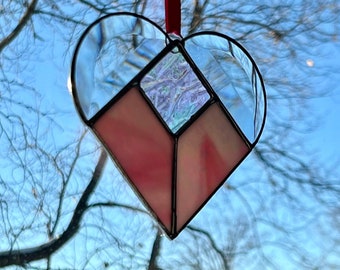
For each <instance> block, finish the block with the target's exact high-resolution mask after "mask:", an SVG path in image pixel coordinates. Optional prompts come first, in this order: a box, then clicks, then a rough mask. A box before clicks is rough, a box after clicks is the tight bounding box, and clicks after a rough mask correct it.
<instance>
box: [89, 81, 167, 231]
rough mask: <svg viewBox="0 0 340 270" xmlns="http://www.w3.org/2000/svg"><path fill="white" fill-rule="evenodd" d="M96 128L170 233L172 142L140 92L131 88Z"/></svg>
mask: <svg viewBox="0 0 340 270" xmlns="http://www.w3.org/2000/svg"><path fill="white" fill-rule="evenodd" d="M94 129H95V131H96V132H97V134H98V135H99V137H100V138H101V139H102V141H103V142H104V144H105V145H106V147H107V149H109V151H110V152H111V153H112V155H113V156H114V158H115V159H116V161H118V163H119V165H120V166H121V168H122V169H123V170H124V172H125V174H126V175H127V176H128V177H129V179H130V180H131V182H132V183H133V184H134V185H135V186H136V188H137V189H138V191H139V192H140V193H141V195H142V196H143V197H144V199H145V200H146V201H147V203H148V204H149V206H150V207H151V208H152V209H153V211H154V212H155V214H156V215H157V216H158V218H159V219H160V221H161V222H162V223H163V224H164V225H165V227H166V228H167V229H168V230H169V231H170V230H171V187H172V185H171V182H172V181H171V179H172V161H173V139H172V137H171V136H170V135H169V134H168V133H167V132H166V130H165V129H164V127H163V126H162V125H161V123H160V121H159V119H157V117H156V116H155V115H154V113H153V112H152V110H151V109H150V107H149V106H148V104H147V103H146V101H145V100H144V98H143V97H142V95H141V94H140V92H139V89H138V88H136V87H135V88H132V89H130V90H129V91H128V92H127V93H126V94H125V95H124V96H123V97H122V98H121V99H120V100H119V101H118V102H117V103H115V104H114V105H113V106H112V107H111V108H110V109H109V110H108V111H107V112H105V113H104V114H103V115H102V116H101V117H100V118H99V119H98V120H97V122H96V123H95V125H94Z"/></svg>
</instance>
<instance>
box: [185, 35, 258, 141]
mask: <svg viewBox="0 0 340 270" xmlns="http://www.w3.org/2000/svg"><path fill="white" fill-rule="evenodd" d="M185 48H186V50H187V51H188V53H189V54H190V56H191V57H192V59H193V60H194V61H195V63H196V65H197V66H198V67H199V69H200V70H201V71H202V73H203V74H204V76H205V77H206V78H207V80H208V82H209V83H210V84H211V86H212V88H213V89H214V90H215V92H216V93H217V94H218V96H219V97H220V99H221V101H222V103H223V104H224V106H225V107H226V108H227V109H228V111H229V112H230V114H231V115H232V117H233V118H234V119H235V121H236V122H237V124H238V125H239V127H240V128H241V130H242V132H243V133H244V134H245V135H246V137H247V139H248V140H249V141H250V142H254V141H255V139H256V138H257V136H258V134H259V133H260V130H261V127H262V123H263V121H264V102H263V101H264V89H263V85H262V84H261V82H260V83H256V84H255V81H257V80H255V81H254V79H253V77H254V76H256V78H257V79H258V78H259V74H258V73H257V72H256V69H255V67H254V65H253V62H252V61H251V60H250V58H249V57H248V56H247V54H246V53H245V52H244V51H243V50H242V49H241V48H240V47H238V45H236V44H234V43H233V42H232V41H229V40H228V39H227V38H225V37H222V36H219V35H216V34H214V33H209V34H200V35H195V36H192V37H190V38H188V39H187V40H185ZM254 74H255V75H254ZM260 100H262V102H261V104H258V103H257V102H258V101H260ZM259 105H261V108H260V107H259Z"/></svg>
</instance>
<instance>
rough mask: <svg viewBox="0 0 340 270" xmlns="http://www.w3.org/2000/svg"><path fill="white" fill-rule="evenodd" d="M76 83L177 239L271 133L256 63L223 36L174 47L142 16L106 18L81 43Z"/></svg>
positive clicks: (82, 108)
mask: <svg viewBox="0 0 340 270" xmlns="http://www.w3.org/2000/svg"><path fill="white" fill-rule="evenodd" d="M71 82H72V93H73V96H74V98H75V104H76V107H77V109H78V111H79V113H80V116H81V117H82V119H83V120H84V122H85V123H86V124H87V125H88V126H89V127H90V128H91V129H92V130H93V131H94V133H95V135H96V136H97V137H98V139H99V140H100V141H101V143H102V144H103V146H104V147H105V148H106V150H107V151H108V152H109V153H110V155H111V157H112V159H113V160H114V162H115V163H116V165H117V167H118V168H119V169H120V171H121V173H122V174H123V175H124V176H125V178H126V179H127V181H128V182H129V184H130V185H131V187H132V188H133V189H134V190H135V192H136V194H137V195H138V196H139V197H140V198H141V200H142V201H143V202H144V204H145V206H146V207H147V208H148V209H149V210H150V212H151V213H152V214H153V216H154V217H155V219H156V220H157V221H158V223H159V224H160V226H161V227H162V228H163V230H164V231H165V232H166V234H167V235H168V236H169V237H170V238H174V237H176V236H177V235H178V234H179V232H180V231H181V230H183V229H184V228H185V226H186V225H187V224H188V223H189V222H190V221H191V219H192V218H193V217H194V216H195V214H196V213H197V212H198V211H199V210H200V209H201V208H202V207H203V206H204V205H205V203H206V202H207V201H208V200H209V199H210V198H211V196H213V194H214V193H215V192H216V191H217V190H218V188H219V187H220V186H221V185H223V183H224V182H225V180H226V179H227V178H228V176H229V175H230V174H231V173H232V172H233V171H234V170H235V169H236V168H237V167H238V166H239V164H240V163H241V162H242V161H243V160H244V159H245V158H246V156H247V155H248V154H249V153H250V151H251V149H252V148H253V147H254V146H255V144H256V143H257V142H258V140H259V137H260V135H261V133H262V130H263V127H264V122H265V115H266V98H265V90H264V85H263V81H262V78H261V75H260V73H259V71H258V68H257V66H256V65H255V62H254V61H253V60H252V58H251V57H250V55H249V54H248V53H247V52H246V50H245V49H244V48H243V47H242V46H241V45H240V44H238V43H237V42H236V41H235V40H233V39H231V38H229V37H228V36H225V35H222V34H219V33H215V32H201V33H197V34H194V35H191V36H189V37H187V38H184V39H174V40H173V39H171V38H170V37H169V36H168V35H167V34H166V33H164V32H163V30H162V29H161V28H160V27H158V26H157V25H156V24H155V23H153V22H152V21H150V20H148V19H146V18H144V17H141V16H138V15H136V14H131V13H116V14H111V15H108V16H105V17H103V18H101V19H99V20H98V21H96V22H95V23H93V24H92V25H91V26H90V27H89V28H88V29H87V30H86V31H85V33H84V34H83V36H82V37H81V39H80V42H79V43H78V46H77V49H76V53H75V56H74V60H73V63H72V73H71Z"/></svg>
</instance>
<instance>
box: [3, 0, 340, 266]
mask: <svg viewBox="0 0 340 270" xmlns="http://www.w3.org/2000/svg"><path fill="white" fill-rule="evenodd" d="M163 10H164V7H163V3H162V2H160V1H154V0H148V1H147V0H138V1H134V3H132V1H131V2H129V3H127V1H119V0H115V1H98V0H78V1H71V2H70V1H53V0H31V1H21V2H20V1H19V2H18V1H16V2H13V1H7V2H6V4H4V3H2V4H1V5H0V14H1V16H0V25H1V27H0V61H1V64H0V67H1V73H0V142H1V144H0V145H1V151H0V164H1V171H0V220H1V222H0V236H1V241H0V266H1V267H6V266H8V267H9V268H10V269H21V268H24V269H25V268H27V269H93V268H94V269H98V268H104V269H110V268H111V269H259V268H260V269H261V268H273V269H276V268H278V269H282V268H287V269H290V268H299V269H320V268H322V269H334V268H337V267H339V266H340V261H339V252H340V250H339V242H340V236H339V234H338V230H337V229H336V228H337V227H338V226H339V222H340V221H339V218H338V216H339V209H340V205H339V196H340V186H339V184H338V179H339V171H338V169H337V166H336V165H337V162H338V160H337V159H334V158H333V160H331V161H326V160H325V159H324V158H323V157H322V146H321V147H320V148H318V146H311V145H310V144H309V143H308V141H307V140H306V139H305V137H306V134H307V133H309V132H310V131H311V130H313V129H314V128H315V127H317V126H318V121H319V120H320V115H321V114H320V112H318V111H315V110H313V108H314V107H312V102H311V101H312V100H313V99H315V98H317V97H320V96H325V95H328V94H329V91H330V90H329V87H330V86H331V85H332V84H331V83H332V81H333V80H334V78H336V77H335V76H336V72H334V70H332V69H330V68H329V67H328V66H327V65H326V64H323V63H320V64H319V65H318V66H317V67H316V66H314V67H313V61H314V60H313V59H320V58H321V57H323V55H326V56H327V51H324V48H325V47H324V46H325V45H327V44H328V45H329V46H333V45H334V44H336V45H339V41H338V35H339V33H340V29H339V25H340V24H339V16H338V15H339V14H340V3H339V2H338V1H337V0H326V1H319V0H315V1H312V2H310V1H309V2H308V3H307V2H305V1H298V2H297V1H275V2H268V3H267V2H252V3H249V1H238V2H235V1H227V2H225V1H224V2H223V3H222V1H212V0H195V1H182V24H183V25H182V33H183V35H186V34H189V33H194V32H197V31H200V30H216V31H219V32H222V33H225V34H228V35H229V36H232V37H233V38H235V39H237V40H239V41H240V42H241V43H243V44H244V45H245V47H246V48H247V49H248V50H249V52H251V54H252V55H253V57H254V59H255V60H256V62H257V63H258V65H259V67H260V69H261V71H262V74H263V76H264V78H265V83H266V86H267V94H268V102H269V108H268V121H267V125H266V129H265V132H264V134H263V137H262V139H261V141H260V143H259V145H258V146H257V147H256V149H255V150H254V151H253V153H252V154H251V155H250V156H249V157H248V158H247V160H246V162H245V163H244V164H243V165H242V166H241V167H240V168H239V169H238V170H237V171H236V172H235V173H234V174H233V176H232V177H231V178H230V179H229V180H228V181H227V182H226V183H225V185H224V186H223V188H221V190H219V192H218V193H217V194H216V195H215V196H214V197H213V199H212V200H211V202H209V203H208V204H207V205H206V206H205V208H204V209H203V210H202V211H201V213H200V214H198V215H197V217H196V218H195V219H194V220H193V221H192V222H191V223H190V224H189V226H188V227H187V229H185V230H184V231H183V232H182V233H181V234H180V235H179V236H178V238H176V239H175V240H174V241H169V240H168V239H167V238H165V237H163V235H162V232H160V231H159V229H158V227H157V226H156V224H155V223H154V222H153V220H152V219H151V218H150V215H149V214H148V212H147V211H146V210H145V209H144V208H143V206H142V205H141V204H140V203H139V201H138V199H137V198H136V197H135V195H134V194H133V192H132V191H130V188H129V187H128V186H127V185H126V184H125V182H124V180H123V179H122V177H121V176H120V175H119V174H118V172H117V169H116V168H115V166H114V165H113V163H112V162H111V160H110V159H108V158H107V155H106V152H105V151H104V150H102V149H101V148H100V146H99V145H98V143H97V142H96V140H95V139H94V138H93V136H92V134H91V133H90V132H88V131H87V130H84V128H83V125H82V123H81V122H80V121H79V118H78V116H77V114H76V113H75V110H74V107H73V104H72V100H71V97H70V96H69V94H68V91H67V85H66V83H67V77H68V73H69V67H70V61H71V58H72V53H73V51H74V46H75V44H76V42H77V40H78V38H79V36H80V34H81V33H82V31H84V29H85V27H86V26H87V25H89V23H91V22H92V21H93V20H94V19H96V18H98V17H100V16H102V15H104V14H108V13H110V12H116V11H132V12H136V13H139V14H143V15H145V16H146V17H149V18H150V19H152V20H154V21H155V22H157V23H159V24H160V25H161V26H163V25H164V22H163V21H164V18H163V17H164V15H163V13H164V11H163ZM327 57H331V56H327ZM333 72H334V73H333Z"/></svg>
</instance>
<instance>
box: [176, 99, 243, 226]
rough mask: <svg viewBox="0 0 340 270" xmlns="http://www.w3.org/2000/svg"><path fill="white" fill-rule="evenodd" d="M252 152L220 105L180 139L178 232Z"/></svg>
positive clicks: (177, 205)
mask: <svg viewBox="0 0 340 270" xmlns="http://www.w3.org/2000/svg"><path fill="white" fill-rule="evenodd" d="M249 151H250V148H249V147H248V146H247V144H246V143H245V141H244V140H243V138H242V137H241V136H240V133H239V132H238V131H237V130H236V128H235V127H234V125H232V123H231V122H230V120H229V119H228V118H227V117H226V115H225V114H224V113H223V111H222V109H221V107H220V106H219V105H218V104H216V103H215V104H213V105H210V107H209V108H208V109H207V111H205V112H204V113H203V115H202V116H201V117H199V118H198V119H197V120H196V121H195V122H194V123H193V124H192V125H191V126H190V127H189V128H188V129H187V130H186V131H185V132H184V133H183V134H182V135H181V136H180V137H179V139H178V155H177V204H176V208H177V230H180V229H181V228H182V227H183V226H184V225H185V224H186V223H187V221H188V220H190V218H191V217H192V216H193V213H196V212H197V211H198V210H199V209H200V208H201V207H202V204H203V203H204V202H205V201H207V200H208V199H209V198H210V196H211V195H212V194H213V193H214V191H215V190H216V189H217V188H218V187H219V186H220V185H221V184H222V183H223V182H224V180H225V179H226V177H227V176H228V175H229V174H230V173H231V172H232V170H233V169H234V168H235V167H236V165H237V164H238V163H239V162H241V161H242V159H243V158H244V157H245V156H246V155H247V154H248V153H249Z"/></svg>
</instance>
